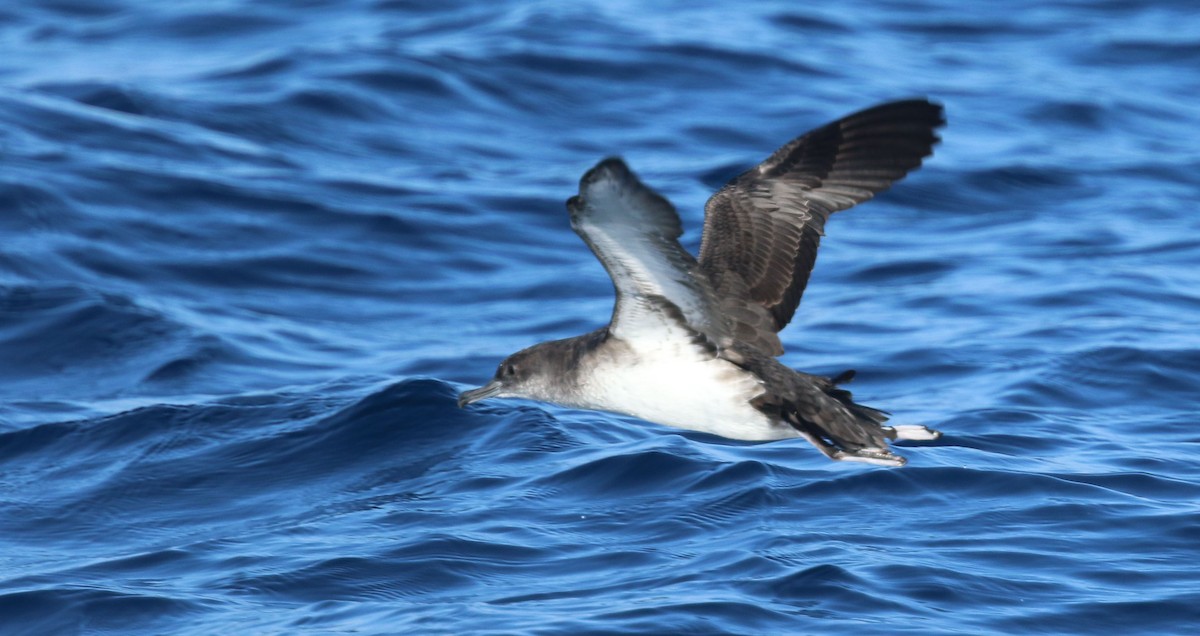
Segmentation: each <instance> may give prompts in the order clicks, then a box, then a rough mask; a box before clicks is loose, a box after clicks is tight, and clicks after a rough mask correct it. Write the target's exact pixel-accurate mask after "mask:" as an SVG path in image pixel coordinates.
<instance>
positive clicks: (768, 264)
mask: <svg viewBox="0 0 1200 636" xmlns="http://www.w3.org/2000/svg"><path fill="white" fill-rule="evenodd" d="M943 123H945V122H944V120H943V118H942V107H941V106H940V105H938V104H933V103H931V102H929V101H926V100H923V99H917V100H907V101H899V102H890V103H887V104H881V105H879V106H875V107H873V108H868V109H867V110H864V111H860V112H857V113H854V114H853V115H849V116H847V117H845V118H843V119H840V120H838V121H835V122H832V123H829V124H826V125H824V126H821V127H820V128H817V129H816V130H813V131H811V132H809V133H807V134H805V135H804V136H802V137H799V138H797V139H794V140H792V141H791V142H789V143H788V144H787V145H785V146H784V147H782V148H780V149H779V150H777V151H776V152H775V154H773V155H771V156H770V157H769V158H767V160H766V161H764V162H762V163H761V164H759V165H758V167H756V168H752V169H750V170H748V171H746V172H744V173H742V174H741V175H739V176H737V177H736V178H734V179H733V180H732V181H730V182H729V183H728V184H726V185H725V187H723V188H721V190H719V191H718V192H717V193H716V194H714V195H713V196H712V198H710V199H709V200H708V204H707V205H706V206H705V219H704V237H703V239H702V243H701V247H700V266H701V268H702V269H703V270H704V271H705V272H706V273H707V274H708V276H709V278H710V280H711V281H712V283H713V285H714V287H715V289H716V293H717V294H718V297H719V298H720V300H721V302H722V304H723V306H725V310H726V311H731V310H734V309H737V308H739V307H740V308H741V310H742V311H746V312H750V313H753V311H754V310H756V309H758V307H753V308H748V307H746V305H747V303H746V300H747V299H749V300H750V301H753V303H754V304H757V305H758V306H759V307H761V308H762V309H765V310H766V312H767V313H768V314H769V321H767V322H769V323H770V324H769V327H770V328H771V330H772V331H771V332H765V331H761V330H760V331H759V332H758V333H756V334H753V335H751V336H750V337H749V338H747V336H746V334H739V338H742V339H744V340H747V341H748V342H752V343H755V344H758V345H759V347H760V348H762V349H763V350H764V351H768V352H771V353H775V354H776V355H778V354H779V353H782V351H783V348H782V346H780V344H779V339H778V337H777V336H775V334H774V332H777V331H779V330H780V329H782V328H783V327H784V325H786V324H787V323H788V322H789V321H790V320H791V319H792V315H793V314H794V313H795V312H796V307H797V305H799V304H800V297H801V295H803V294H804V287H805V286H806V285H807V284H808V277H809V274H810V273H811V272H812V268H813V263H814V261H815V260H816V257H817V247H818V245H819V243H820V240H821V236H822V235H823V234H824V228H825V221H826V220H827V219H828V218H829V215H830V214H832V213H834V212H838V211H840V210H845V209H846V208H849V207H851V206H853V205H854V204H856V203H860V202H862V201H866V200H867V199H869V198H871V197H872V196H874V195H875V193H877V192H881V191H883V190H886V189H887V188H888V186H890V185H892V183H894V182H896V181H897V180H899V179H901V178H903V177H904V175H906V174H908V172H909V171H910V170H913V169H915V168H917V167H918V166H920V165H921V160H922V159H924V158H925V157H927V156H929V155H930V154H931V153H932V152H933V145H934V144H935V143H937V142H938V137H937V135H936V134H935V132H934V131H935V129H937V128H938V127H939V126H941V125H942V124H943ZM746 324H751V323H750V322H743V325H746Z"/></svg>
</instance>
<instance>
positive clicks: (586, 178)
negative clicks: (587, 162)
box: [579, 156, 630, 189]
mask: <svg viewBox="0 0 1200 636" xmlns="http://www.w3.org/2000/svg"><path fill="white" fill-rule="evenodd" d="M629 172H630V171H629V166H628V165H626V164H625V160H624V159H622V158H620V157H617V156H612V157H605V158H604V159H601V160H600V162H599V163H597V164H596V165H594V166H592V168H591V169H590V170H588V171H587V172H585V173H583V177H582V178H581V179H580V180H579V187H580V189H583V188H586V187H587V186H588V185H590V184H592V183H595V182H597V181H599V180H601V179H604V178H606V177H619V176H625V175H628V174H629Z"/></svg>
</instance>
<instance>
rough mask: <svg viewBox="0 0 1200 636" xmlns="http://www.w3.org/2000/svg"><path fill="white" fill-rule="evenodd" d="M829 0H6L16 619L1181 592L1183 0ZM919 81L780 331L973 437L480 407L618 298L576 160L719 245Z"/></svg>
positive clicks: (597, 619) (1192, 588) (802, 363)
mask: <svg viewBox="0 0 1200 636" xmlns="http://www.w3.org/2000/svg"><path fill="white" fill-rule="evenodd" d="M809 4H810V3H795V2H786V1H776V2H760V3H752V4H748V3H715V2H710V3H704V2H664V3H657V4H655V5H653V6H647V5H645V4H643V3H634V2H624V1H622V0H607V1H605V2H590V1H584V2H574V3H565V2H548V1H517V0H497V1H492V2H458V1H445V2H438V3H434V2H412V1H402V0H359V1H336V2H335V1H333V0H324V1H323V0H308V1H304V2H290V3H261V2H249V1H248V0H220V1H217V2H195V1H178V2H170V3H145V2H134V1H133V0H47V1H42V2H36V3H35V2H23V3H9V4H5V5H4V6H3V7H2V8H0V237H2V240H0V633H3V634H76V633H81V634H165V633H170V634H196V635H199V634H232V633H237V634H301V633H312V634H318V633H319V634H326V633H349V632H353V633H361V634H423V633H428V634H526V633H540V634H557V633H570V634H585V633H662V634H666V633H672V634H682V633H737V634H784V633H812V634H822V633H852V634H872V633H887V634H897V633H909V634H979V633H1004V634H1011V633H1044V634H1051V633H1064V634H1068V633H1069V634H1112V633H1121V634H1132V633H1152V634H1180V633H1188V632H1189V631H1190V629H1194V626H1195V625H1196V624H1197V623H1200V566H1198V565H1197V564H1198V563H1200V462H1198V461H1197V455H1198V454H1200V414H1198V413H1200V327H1198V325H1200V319H1198V317H1200V215H1198V213H1197V206H1198V203H1200V176H1198V175H1200V143H1197V138H1198V137H1197V131H1200V110H1198V109H1197V108H1196V97H1195V96H1196V95H1198V94H1200V13H1198V12H1197V11H1196V10H1195V7H1194V3H1192V2H1183V1H1177V2H1154V3H1141V2H1128V1H1124V0H1110V1H1100V2H1091V1H1089V2H1082V1H1065V0H1060V1H1058V2H1027V1H1022V2H1015V3H995V4H979V3H976V4H967V5H964V4H962V3H958V2H949V1H946V0H912V1H909V2H865V1H861V0H856V1H851V2H843V3H838V4H836V5H831V6H828V7H813V6H808V5H809ZM910 96H928V97H930V98H933V99H935V100H938V101H940V102H942V103H943V104H944V105H945V107H946V110H947V118H948V120H949V124H948V126H947V128H946V129H945V130H944V134H943V140H944V141H943V144H942V145H941V146H939V147H938V149H937V151H936V154H935V156H934V157H933V158H932V159H931V160H929V161H928V162H927V164H926V166H925V167H924V168H922V169H921V170H920V171H919V172H917V173H915V174H914V175H912V176H911V177H910V178H909V179H907V180H906V181H904V182H902V183H901V184H899V185H898V186H897V187H896V188H895V189H894V190H892V191H890V192H888V193H886V194H884V195H883V196H881V197H879V198H878V199H877V200H875V201H872V202H870V203H868V204H866V205H864V206H862V207H859V208H855V209H854V210H852V211H850V212H847V213H845V214H839V215H837V216H836V217H834V218H833V219H832V220H831V222H830V224H829V226H828V228H827V235H828V236H827V238H826V239H825V241H824V245H823V247H822V252H821V257H820V259H819V261H818V264H817V269H816V272H815V275H814V277H813V280H812V282H811V284H810V286H809V289H808V292H807V294H806V296H805V299H804V303H803V304H802V306H801V308H800V311H799V313H798V314H797V317H796V320H795V321H794V322H793V324H792V325H791V326H790V327H789V329H787V330H786V331H785V332H784V333H783V340H784V343H785V345H786V346H787V348H788V353H787V354H786V356H785V357H784V360H785V362H787V363H788V364H790V365H792V366H795V367H798V368H803V369H805V370H808V371H812V372H816V373H827V374H828V373H835V372H838V371H841V370H843V369H846V368H855V369H857V370H858V378H857V379H856V381H855V384H854V386H853V388H854V391H855V395H856V398H857V399H859V400H860V401H862V402H864V403H866V404H870V405H874V406H878V407H881V408H885V409H887V410H889V411H891V412H892V413H893V418H894V421H896V422H899V423H924V424H928V425H931V426H934V427H936V428H938V429H941V430H942V431H943V432H944V433H945V434H946V436H945V438H943V439H942V440H940V441H939V442H936V443H933V444H925V445H908V446H906V447H905V448H903V449H901V452H902V454H904V455H906V456H907V457H908V459H909V465H908V466H906V467H905V468H902V469H883V468H874V467H867V466H863V465H845V464H841V463H834V462H829V461H827V460H825V459H824V458H823V457H822V456H821V455H820V454H819V453H817V452H816V451H814V450H813V449H812V448H810V447H808V446H807V445H806V444H805V443H804V442H802V441H785V442H774V443H767V444H747V443H738V442H731V441H728V440H723V439H719V438H715V437H711V436H707V435H702V434H697V433H689V432H682V431H678V430H673V429H667V428H664V427H661V426H657V425H653V424H648V423H645V422H640V421H637V420H635V419H632V418H626V417H621V416H616V415H610V414H605V413H595V412H582V411H574V410H570V409H564V408H558V407H553V406H547V405H542V404H535V403H529V402H520V401H491V402H486V403H482V404H480V405H478V406H477V407H472V408H470V409H467V410H459V409H457V408H456V407H455V404H454V398H455V395H456V393H457V392H458V391H459V390H461V389H463V388H465V387H467V386H476V385H478V384H480V383H482V382H483V381H484V380H486V379H487V377H489V376H490V375H491V373H492V371H493V369H494V366H495V364H496V363H497V362H498V361H499V360H500V359H501V358H502V357H503V356H504V355H506V354H508V353H510V352H512V351H514V350H517V349H520V348H523V347H525V346H528V345H530V344H533V343H535V342H538V341H541V340H546V339H551V338H560V337H566V336H571V335H575V334H577V333H581V332H583V331H586V330H590V329H593V328H595V327H597V326H599V325H601V324H603V323H604V322H605V321H606V320H607V318H608V314H609V311H610V309H611V302H612V298H611V296H612V290H611V284H610V283H609V281H608V280H607V278H606V277H605V274H604V272H603V270H602V269H601V267H600V266H599V264H597V263H596V262H595V260H594V259H593V257H592V256H591V254H590V253H589V252H588V250H587V249H586V248H585V247H584V246H583V245H582V243H581V242H580V241H579V239H578V238H577V237H576V236H575V235H574V234H572V233H571V231H570V229H569V227H568V224H567V217H566V213H565V210H564V207H563V201H564V200H565V199H566V198H567V197H568V196H570V195H571V194H573V193H574V191H575V188H576V183H577V180H578V178H579V176H580V175H581V174H582V172H583V171H584V170H586V169H587V168H588V167H590V166H591V165H592V164H593V163H594V162H596V161H597V160H599V159H600V158H602V157H604V156H606V155H610V154H621V155H623V156H624V157H625V158H626V160H627V161H628V162H629V163H630V164H631V166H632V167H633V168H634V170H636V171H637V172H638V173H639V174H640V175H641V176H642V177H643V179H645V180H646V181H647V182H648V183H650V184H651V185H652V186H654V187H655V188H657V189H659V190H660V191H661V192H663V193H664V194H665V195H667V196H669V197H670V198H671V199H672V200H673V201H674V202H675V204H676V205H677V207H678V208H679V210H680V213H681V215H682V216H683V219H684V224H685V227H686V228H688V232H687V233H686V234H685V237H684V240H685V244H686V245H688V246H689V247H691V248H693V249H695V248H696V246H697V245H698V243H699V227H700V223H701V219H702V210H703V204H704V201H705V200H706V198H707V196H708V195H709V193H711V192H712V191H713V190H714V189H715V188H716V187H718V186H719V185H720V184H721V183H723V182H724V181H725V180H726V179H727V178H728V177H730V176H732V175H733V174H735V173H737V172H738V171H740V170H741V169H744V168H745V167H748V166H750V165H753V164H754V163H755V162H757V161H758V160H760V159H762V158H763V157H765V156H766V154H767V153H769V152H771V151H772V150H774V149H775V148H776V147H777V146H778V145H780V144H781V143H783V142H784V141H786V140H788V139H790V138H791V137H793V136H795V135H797V134H799V133H801V132H804V131H805V130H807V129H808V128H810V127H812V126H815V125H818V124H820V123H823V122H825V121H828V120H830V119H833V118H836V117H839V116H841V115H844V114H847V113H849V112H852V111H854V110H857V109H860V108H863V107H866V106H869V105H871V104H873V103H876V102H879V101H884V100H888V99H896V98H902V97H910Z"/></svg>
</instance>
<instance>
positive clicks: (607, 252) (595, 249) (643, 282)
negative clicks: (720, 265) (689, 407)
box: [567, 158, 731, 347]
mask: <svg viewBox="0 0 1200 636" xmlns="http://www.w3.org/2000/svg"><path fill="white" fill-rule="evenodd" d="M567 209H568V210H569V211H570V212H571V227H572V228H573V229H574V230H575V233H576V234H579V236H580V237H581V238H583V240H584V242H586V243H587V244H588V247H590V248H591V249H592V253H594V254H595V255H596V258H598V259H600V263H601V264H603V265H604V269H605V270H607V271H608V275H609V276H610V277H611V278H612V281H613V287H615V288H616V292H617V302H616V306H615V307H614V309H613V317H612V324H611V325H610V326H609V332H610V333H612V334H613V335H614V336H617V337H618V338H621V339H622V340H626V341H638V340H641V341H654V342H660V341H662V340H664V339H670V338H675V337H678V338H688V339H691V340H692V341H704V343H706V344H707V345H709V346H710V347H724V346H726V345H728V344H729V343H730V342H731V339H730V337H729V335H728V333H727V330H726V328H725V326H724V319H723V318H722V316H721V314H720V312H719V303H717V301H716V296H715V295H714V293H713V290H712V287H711V285H710V283H709V281H708V280H707V279H706V278H705V277H704V276H703V275H697V270H698V267H699V265H698V264H697V262H696V259H695V258H694V257H693V256H692V255H691V254H689V253H688V252H687V251H686V250H684V249H683V247H682V246H680V245H679V240H678V239H679V236H680V235H681V234H682V233H683V226H682V225H681V224H680V222H679V215H678V214H676V213H675V208H674V207H673V206H672V205H671V204H670V202H668V201H667V200H666V199H665V198H663V197H662V196H661V195H659V194H658V193H657V192H655V191H653V190H651V189H650V188H648V187H646V186H645V185H644V184H642V182H641V181H639V180H638V178H637V177H636V176H634V174H633V173H632V172H631V171H630V170H629V168H628V167H627V166H626V165H625V162H623V161H621V160H620V159H617V158H609V159H605V160H604V161H601V162H600V163H599V164H597V165H596V167H594V168H592V169H591V170H589V171H588V172H587V173H586V174H584V175H583V178H582V179H581V180H580V182H579V195H578V196H574V197H571V198H570V199H569V200H568V201H567Z"/></svg>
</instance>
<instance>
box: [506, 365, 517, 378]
mask: <svg viewBox="0 0 1200 636" xmlns="http://www.w3.org/2000/svg"><path fill="white" fill-rule="evenodd" d="M516 374H517V367H515V366H513V365H511V364H506V365H504V375H507V376H514V375H516Z"/></svg>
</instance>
